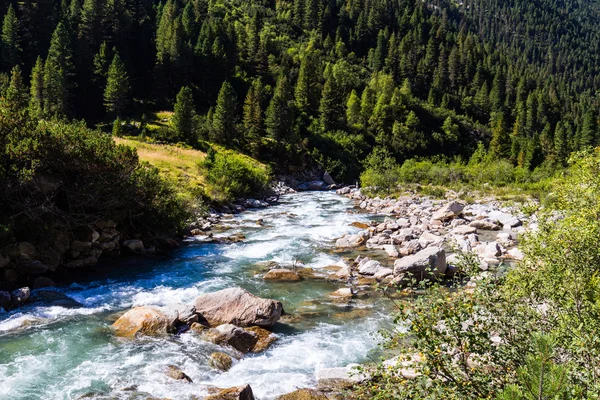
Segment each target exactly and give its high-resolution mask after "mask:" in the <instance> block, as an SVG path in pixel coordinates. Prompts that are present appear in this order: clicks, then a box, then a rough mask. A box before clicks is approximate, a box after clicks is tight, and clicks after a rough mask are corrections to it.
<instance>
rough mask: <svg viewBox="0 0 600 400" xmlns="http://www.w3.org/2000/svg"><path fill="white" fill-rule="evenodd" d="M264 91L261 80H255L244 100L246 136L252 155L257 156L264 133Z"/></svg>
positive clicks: (243, 120)
mask: <svg viewBox="0 0 600 400" xmlns="http://www.w3.org/2000/svg"><path fill="white" fill-rule="evenodd" d="M262 90H263V88H262V83H261V81H260V78H257V79H255V80H254V81H253V82H252V86H250V89H249V90H248V94H247V95H246V99H245V100H244V110H243V119H242V122H243V124H244V135H245V139H246V142H247V143H248V145H249V147H250V150H251V153H252V154H254V155H256V154H257V149H258V141H259V140H260V137H261V136H262V131H263V127H262V125H263V115H262V114H263V113H262V107H261V97H262Z"/></svg>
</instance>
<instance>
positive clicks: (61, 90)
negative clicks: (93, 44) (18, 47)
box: [44, 22, 74, 116]
mask: <svg viewBox="0 0 600 400" xmlns="http://www.w3.org/2000/svg"><path fill="white" fill-rule="evenodd" d="M73 74H74V66H73V59H72V55H71V48H70V43H69V36H68V34H67V31H66V29H65V27H64V25H63V24H62V23H61V22H59V24H58V26H57V27H56V30H55V31H54V34H53V35H52V40H51V41H50V50H49V51H48V58H46V64H45V66H44V113H45V114H47V115H49V116H52V115H57V114H67V113H68V112H69V111H70V102H71V90H72V88H73Z"/></svg>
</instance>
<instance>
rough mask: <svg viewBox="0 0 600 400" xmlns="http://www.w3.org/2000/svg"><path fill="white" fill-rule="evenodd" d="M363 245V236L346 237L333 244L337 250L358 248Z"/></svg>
mask: <svg viewBox="0 0 600 400" xmlns="http://www.w3.org/2000/svg"><path fill="white" fill-rule="evenodd" d="M364 243H365V237H364V235H347V236H344V237H343V238H341V239H338V240H337V241H336V242H335V247H337V248H342V249H343V248H349V247H358V246H361V245H363V244H364Z"/></svg>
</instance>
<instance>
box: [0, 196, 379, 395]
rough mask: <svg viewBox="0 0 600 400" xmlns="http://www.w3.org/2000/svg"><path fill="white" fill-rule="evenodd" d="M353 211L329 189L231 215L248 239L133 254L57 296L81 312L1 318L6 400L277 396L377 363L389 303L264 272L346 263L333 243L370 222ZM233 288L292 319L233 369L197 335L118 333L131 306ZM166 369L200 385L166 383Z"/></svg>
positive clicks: (36, 309)
mask: <svg viewBox="0 0 600 400" xmlns="http://www.w3.org/2000/svg"><path fill="white" fill-rule="evenodd" d="M352 207H353V205H352V203H351V201H350V200H348V199H346V198H344V197H342V196H338V195H336V194H334V193H332V192H319V193H300V194H293V195H286V196H284V197H282V198H281V202H280V203H279V204H278V205H275V206H272V207H269V208H266V209H261V210H254V211H247V212H244V213H242V214H240V215H237V216H235V217H234V218H232V219H230V220H224V223H225V224H230V225H231V226H232V228H231V230H230V231H229V232H228V233H227V234H232V233H237V232H240V233H243V234H245V235H246V238H247V240H245V241H243V242H240V243H236V244H214V243H210V244H208V243H204V244H202V243H198V244H190V245H189V246H184V247H182V248H181V249H179V250H178V251H176V252H174V253H172V254H171V255H170V257H169V258H168V259H152V258H141V259H129V260H128V261H126V262H118V264H117V265H115V266H107V267H106V270H102V271H100V272H99V273H96V274H95V275H92V276H84V277H82V279H81V280H80V281H79V282H78V283H75V284H72V285H70V286H68V287H59V288H57V289H56V290H57V291H60V292H62V293H64V294H66V295H68V296H70V297H72V298H73V299H75V300H76V301H78V302H80V303H82V304H83V305H84V306H85V307H83V308H73V309H67V308H63V307H48V306H43V304H33V305H29V306H26V307H23V308H21V309H18V310H15V311H13V312H11V313H4V314H3V313H1V312H0V399H11V400H17V399H76V398H79V397H81V396H84V395H88V397H86V398H98V399H103V398H111V399H114V398H117V399H131V398H136V399H138V398H140V399H141V398H144V399H145V398H147V397H149V395H151V396H154V397H158V398H171V399H189V398H193V397H192V396H194V395H195V396H199V397H202V396H203V395H205V394H206V389H205V388H206V385H214V386H218V387H230V386H235V385H240V384H245V383H248V384H250V385H251V386H252V389H253V391H254V394H255V396H256V398H257V399H261V400H262V399H273V398H275V397H277V396H278V395H281V394H284V393H287V392H291V391H293V390H295V389H296V388H301V387H310V386H313V385H315V384H316V379H315V373H316V371H317V370H318V369H320V368H329V367H337V366H345V365H347V364H348V363H351V362H364V361H367V360H368V359H370V358H374V357H376V352H375V349H376V347H377V341H378V340H379V339H378V337H377V335H376V333H377V331H378V329H380V328H381V327H382V324H386V323H388V322H389V320H390V318H389V316H388V315H389V309H388V307H387V306H386V305H385V302H383V301H381V300H379V301H375V300H373V299H366V300H356V301H354V302H353V303H352V304H351V305H347V304H340V303H335V302H332V301H331V299H330V298H329V297H328V294H329V293H331V292H333V291H335V290H336V289H338V288H339V287H341V286H343V283H332V282H327V281H319V280H304V281H302V282H297V283H267V282H265V281H263V280H262V278H261V277H260V275H259V273H260V272H261V271H264V268H265V267H264V262H266V261H274V262H277V263H281V264H284V265H291V264H292V263H293V262H294V261H295V260H300V261H302V262H303V263H304V264H305V265H306V266H308V267H311V268H314V269H315V270H319V269H320V268H323V267H325V266H328V265H331V264H335V263H337V262H339V261H340V260H341V258H342V255H340V254H336V253H334V252H333V251H332V250H333V245H334V243H335V239H336V238H338V237H340V236H342V235H343V234H345V233H349V232H354V231H356V230H357V229H356V228H353V227H351V226H350V225H349V224H350V223H351V222H353V221H367V220H368V219H369V216H368V215H365V214H356V213H352V212H350V211H351V210H352ZM259 219H262V221H263V222H262V223H263V225H264V226H259V225H258V224H257V221H258V220H259ZM261 262H262V265H261ZM261 268H262V269H261ZM231 286H241V287H244V288H246V289H248V290H249V291H250V292H252V293H254V294H256V295H258V296H261V297H268V298H274V299H278V300H280V301H281V302H282V303H283V305H284V308H285V310H286V312H288V313H290V314H292V317H293V318H292V319H290V320H289V322H288V323H286V324H283V323H279V324H277V325H276V327H275V329H274V331H275V333H277V335H278V336H279V340H278V341H277V342H276V343H275V344H274V345H273V346H272V347H271V348H269V349H268V350H267V351H266V352H264V353H261V354H248V355H246V356H245V357H244V358H243V359H241V360H239V361H236V362H235V363H234V366H233V367H232V368H231V369H230V370H229V371H228V372H219V371H216V370H213V369H211V368H210V367H209V366H208V365H207V359H208V355H209V354H210V353H212V352H214V351H223V349H222V348H220V347H218V346H216V345H213V344H210V343H207V342H205V341H202V340H200V339H199V338H198V337H197V336H196V335H195V334H193V333H184V334H181V335H177V336H172V337H169V338H165V337H158V338H142V339H137V340H135V341H125V340H122V339H119V338H116V337H114V335H113V334H112V333H111V330H110V325H111V323H112V322H113V321H114V320H115V318H116V316H115V314H116V313H119V312H122V311H124V310H126V309H129V308H131V307H132V306H138V305H167V304H171V303H191V302H192V301H193V300H194V299H195V297H196V296H197V295H198V294H200V293H205V292H212V291H216V290H219V289H223V288H226V287H231ZM169 364H173V365H176V366H178V367H180V368H181V369H182V370H183V371H184V372H185V373H186V374H187V375H189V376H190V377H191V378H192V380H193V381H194V383H182V382H179V381H174V380H172V379H171V378H168V377H166V376H165V373H164V371H165V368H166V367H167V365H169ZM142 393H143V395H142Z"/></svg>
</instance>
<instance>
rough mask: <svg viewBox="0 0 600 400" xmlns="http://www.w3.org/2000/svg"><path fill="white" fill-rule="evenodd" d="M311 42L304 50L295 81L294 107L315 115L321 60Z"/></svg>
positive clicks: (317, 104) (319, 90)
mask: <svg viewBox="0 0 600 400" xmlns="http://www.w3.org/2000/svg"><path fill="white" fill-rule="evenodd" d="M313 46H314V45H313V43H311V44H309V45H308V47H307V48H306V50H305V52H304V57H303V59H302V62H301V64H300V72H299V75H298V82H297V83H296V91H295V97H296V107H297V108H298V110H300V111H301V112H304V113H306V114H308V115H315V114H316V112H317V111H318V109H319V97H320V96H321V85H320V81H321V60H320V56H319V54H318V51H317V50H315V49H314V47H313Z"/></svg>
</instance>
